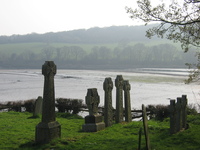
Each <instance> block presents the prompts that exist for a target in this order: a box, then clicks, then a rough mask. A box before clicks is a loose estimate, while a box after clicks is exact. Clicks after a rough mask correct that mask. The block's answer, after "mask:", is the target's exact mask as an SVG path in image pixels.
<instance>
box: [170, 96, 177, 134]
mask: <svg viewBox="0 0 200 150" xmlns="http://www.w3.org/2000/svg"><path fill="white" fill-rule="evenodd" d="M169 111H170V134H175V133H176V108H175V100H170V105H169Z"/></svg>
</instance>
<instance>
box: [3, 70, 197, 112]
mask: <svg viewBox="0 0 200 150" xmlns="http://www.w3.org/2000/svg"><path fill="white" fill-rule="evenodd" d="M116 75H123V77H124V79H126V80H129V82H130V84H131V91H130V93H131V103H132V107H133V108H140V107H141V105H142V104H145V105H148V104H169V99H176V98H177V97H180V96H181V95H183V94H184V95H187V96H188V99H189V103H197V102H198V101H199V98H200V97H199V85H196V84H191V85H186V84H184V81H183V80H184V79H186V78H187V77H186V75H187V72H186V71H185V70H183V69H135V70H126V71H120V72H117V71H100V70H99V71H94V70H57V74H56V76H55V94H56V98H58V97H63V98H78V99H83V100H85V96H86V93H87V89H88V88H97V90H98V93H99V96H100V99H101V102H100V105H103V104H104V91H103V82H104V79H105V78H106V77H111V78H112V80H113V82H114V80H115V78H116ZM43 84H44V76H43V75H42V74H41V70H0V102H5V101H14V100H16V101H18V100H28V99H32V98H34V99H35V98H37V97H38V96H42V95H43ZM115 94H116V93H115V87H114V88H113V106H114V107H115Z"/></svg>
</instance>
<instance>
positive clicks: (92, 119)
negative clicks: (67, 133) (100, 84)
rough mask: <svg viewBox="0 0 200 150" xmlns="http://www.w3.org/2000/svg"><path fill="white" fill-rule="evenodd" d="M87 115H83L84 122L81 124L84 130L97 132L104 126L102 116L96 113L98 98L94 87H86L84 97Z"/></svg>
mask: <svg viewBox="0 0 200 150" xmlns="http://www.w3.org/2000/svg"><path fill="white" fill-rule="evenodd" d="M85 101H86V104H87V107H88V109H89V115H88V116H86V117H85V124H84V125H83V126H82V129H83V131H84V132H97V131H99V130H103V129H104V128H105V123H104V122H102V116H101V115H99V114H98V105H99V102H100V98H99V95H98V92H97V89H96V88H92V89H88V91H87V96H86V97H85Z"/></svg>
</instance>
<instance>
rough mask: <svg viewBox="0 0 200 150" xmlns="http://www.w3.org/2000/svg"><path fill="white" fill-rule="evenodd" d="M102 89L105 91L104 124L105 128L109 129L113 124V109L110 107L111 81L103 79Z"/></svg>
mask: <svg viewBox="0 0 200 150" xmlns="http://www.w3.org/2000/svg"><path fill="white" fill-rule="evenodd" d="M103 89H104V91H105V97H104V122H105V126H106V127H109V126H111V125H112V124H113V107H112V89H113V82H112V79H111V78H110V77H109V78H105V81H104V83H103Z"/></svg>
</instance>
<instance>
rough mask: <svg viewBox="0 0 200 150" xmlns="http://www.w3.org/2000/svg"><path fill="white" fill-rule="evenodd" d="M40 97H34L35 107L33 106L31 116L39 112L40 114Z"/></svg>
mask: <svg viewBox="0 0 200 150" xmlns="http://www.w3.org/2000/svg"><path fill="white" fill-rule="evenodd" d="M42 101H43V99H42V97H41V96H38V98H37V99H36V101H35V105H34V106H35V107H34V112H33V116H34V117H35V116H37V115H39V114H42Z"/></svg>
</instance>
